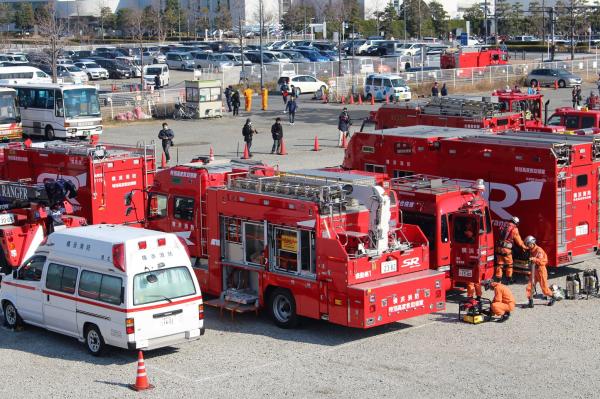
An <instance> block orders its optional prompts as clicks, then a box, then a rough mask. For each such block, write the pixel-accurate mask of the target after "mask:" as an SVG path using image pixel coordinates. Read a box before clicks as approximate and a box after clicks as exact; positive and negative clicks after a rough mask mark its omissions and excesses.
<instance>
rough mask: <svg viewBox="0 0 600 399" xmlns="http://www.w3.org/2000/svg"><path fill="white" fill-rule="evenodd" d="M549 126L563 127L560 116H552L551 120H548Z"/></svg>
mask: <svg viewBox="0 0 600 399" xmlns="http://www.w3.org/2000/svg"><path fill="white" fill-rule="evenodd" d="M548 126H561V123H560V115H552V116H551V117H550V119H548Z"/></svg>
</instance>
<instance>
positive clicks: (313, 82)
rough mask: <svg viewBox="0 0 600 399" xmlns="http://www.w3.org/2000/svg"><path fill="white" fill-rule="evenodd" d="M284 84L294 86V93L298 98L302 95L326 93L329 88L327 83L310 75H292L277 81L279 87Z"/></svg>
mask: <svg viewBox="0 0 600 399" xmlns="http://www.w3.org/2000/svg"><path fill="white" fill-rule="evenodd" d="M284 82H286V83H287V84H288V86H290V88H291V86H294V92H295V94H296V95H297V96H299V95H300V94H302V93H315V92H317V91H319V90H320V91H321V92H322V91H324V90H325V89H326V88H327V83H325V82H323V81H321V80H319V79H317V78H315V77H313V76H310V75H291V76H281V77H280V78H279V79H278V80H277V85H278V86H281V85H282V84H283V83H284Z"/></svg>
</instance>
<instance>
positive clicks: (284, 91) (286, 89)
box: [280, 80, 290, 113]
mask: <svg viewBox="0 0 600 399" xmlns="http://www.w3.org/2000/svg"><path fill="white" fill-rule="evenodd" d="M280 89H281V90H280V91H281V98H282V99H283V113H285V111H286V110H287V102H288V98H289V95H290V86H288V84H287V80H284V81H283V84H282V85H281V88H280Z"/></svg>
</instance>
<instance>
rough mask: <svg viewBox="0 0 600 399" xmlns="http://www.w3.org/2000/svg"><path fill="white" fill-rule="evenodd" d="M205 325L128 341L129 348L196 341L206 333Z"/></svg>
mask: <svg viewBox="0 0 600 399" xmlns="http://www.w3.org/2000/svg"><path fill="white" fill-rule="evenodd" d="M204 331H205V330H204V327H202V328H197V329H194V330H190V331H184V332H180V333H178V334H173V335H167V336H166V337H158V338H152V339H145V340H140V341H134V342H128V343H127V349H145V350H151V349H158V348H163V347H165V346H171V345H177V344H180V343H183V342H191V341H196V340H197V339H199V338H200V337H201V336H203V335H204Z"/></svg>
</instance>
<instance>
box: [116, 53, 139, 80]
mask: <svg viewBox="0 0 600 399" xmlns="http://www.w3.org/2000/svg"><path fill="white" fill-rule="evenodd" d="M115 60H119V61H121V62H122V63H124V64H125V65H127V66H128V67H129V68H130V69H131V71H132V72H133V73H134V76H135V77H136V78H139V77H140V76H142V67H141V66H140V62H139V61H138V59H137V58H135V57H126V56H124V57H117V58H115Z"/></svg>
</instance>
